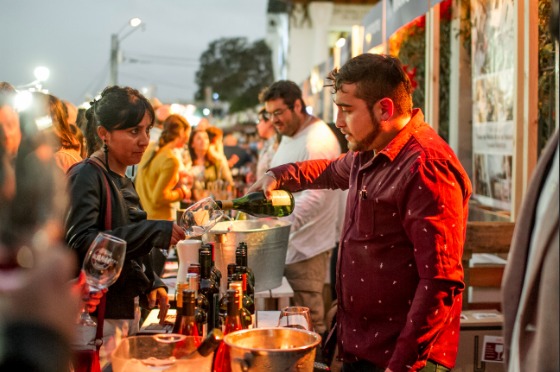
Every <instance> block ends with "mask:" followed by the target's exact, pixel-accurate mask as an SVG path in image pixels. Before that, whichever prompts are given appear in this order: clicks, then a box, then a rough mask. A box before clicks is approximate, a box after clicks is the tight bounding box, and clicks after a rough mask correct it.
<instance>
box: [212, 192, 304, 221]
mask: <svg viewBox="0 0 560 372" xmlns="http://www.w3.org/2000/svg"><path fill="white" fill-rule="evenodd" d="M216 204H218V207H220V208H221V209H235V210H237V211H241V212H245V213H248V214H250V215H252V216H255V217H284V216H288V215H290V214H291V213H292V212H293V211H294V196H293V195H292V194H291V193H290V192H289V191H285V190H274V191H272V198H270V200H267V199H266V197H265V196H264V192H262V191H256V192H251V193H249V194H246V195H244V196H242V197H240V198H237V199H233V200H216Z"/></svg>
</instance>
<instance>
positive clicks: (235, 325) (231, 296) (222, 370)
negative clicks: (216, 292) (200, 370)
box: [213, 289, 243, 372]
mask: <svg viewBox="0 0 560 372" xmlns="http://www.w3.org/2000/svg"><path fill="white" fill-rule="evenodd" d="M226 296H227V315H226V320H225V325H224V335H227V334H229V333H231V332H235V331H239V330H241V329H243V327H242V325H241V318H240V316H239V304H240V302H241V299H240V298H239V293H238V292H237V291H235V290H233V289H228V290H227V291H226ZM213 370H214V372H230V371H231V364H230V356H229V348H228V347H227V345H226V344H225V343H222V344H221V345H220V347H219V348H218V351H217V352H216V358H215V359H214V368H213Z"/></svg>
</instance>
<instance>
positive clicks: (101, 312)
mask: <svg viewBox="0 0 560 372" xmlns="http://www.w3.org/2000/svg"><path fill="white" fill-rule="evenodd" d="M89 163H90V164H93V165H95V167H96V168H97V169H98V170H99V172H100V173H101V175H102V176H103V183H104V184H105V190H106V195H107V206H106V208H105V230H111V225H112V223H111V222H112V221H111V219H112V214H111V212H112V211H111V188H110V187H109V181H108V180H107V175H106V174H105V171H104V170H103V168H102V166H101V165H100V164H99V163H97V162H96V161H95V160H90V161H89ZM105 302H106V295H105V294H104V295H103V297H101V300H100V301H99V306H97V330H96V332H95V347H96V349H97V352H98V353H99V348H101V345H103V323H104V321H105Z"/></svg>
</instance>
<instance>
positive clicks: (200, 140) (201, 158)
mask: <svg viewBox="0 0 560 372" xmlns="http://www.w3.org/2000/svg"><path fill="white" fill-rule="evenodd" d="M188 147H189V154H190V158H191V166H190V168H189V170H188V172H189V174H190V176H191V177H192V179H193V188H192V197H193V199H194V200H195V201H196V200H200V199H202V198H204V197H207V196H210V195H211V193H213V192H214V193H215V192H221V191H224V190H227V189H228V188H229V187H231V186H232V185H233V179H232V176H231V172H230V170H229V167H228V164H227V161H226V160H225V156H224V154H223V151H222V153H219V152H218V151H219V150H216V149H214V150H213V151H211V150H210V149H211V147H210V137H209V133H208V130H200V129H199V128H198V127H197V128H196V130H195V131H194V132H193V133H192V135H191V137H190V138H189V145H188ZM219 148H220V147H219V146H218V149H219Z"/></svg>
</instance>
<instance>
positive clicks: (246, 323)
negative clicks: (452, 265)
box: [230, 274, 254, 329]
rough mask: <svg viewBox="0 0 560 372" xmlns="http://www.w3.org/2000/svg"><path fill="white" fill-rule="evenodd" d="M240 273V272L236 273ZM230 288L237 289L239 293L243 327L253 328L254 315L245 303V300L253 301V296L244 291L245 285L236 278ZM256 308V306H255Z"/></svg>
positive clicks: (240, 315)
mask: <svg viewBox="0 0 560 372" xmlns="http://www.w3.org/2000/svg"><path fill="white" fill-rule="evenodd" d="M235 275H239V274H234V277H235ZM230 288H231V289H233V290H235V291H236V292H237V293H238V295H239V317H240V318H241V326H242V327H243V329H248V328H252V326H253V315H252V314H251V312H250V311H249V310H248V309H247V308H246V307H245V306H244V305H243V303H244V302H247V301H249V302H251V298H250V297H248V296H247V295H246V294H244V293H243V287H242V284H241V282H239V281H237V280H235V279H234V281H232V282H231V284H230ZM253 308H254V306H253Z"/></svg>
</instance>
